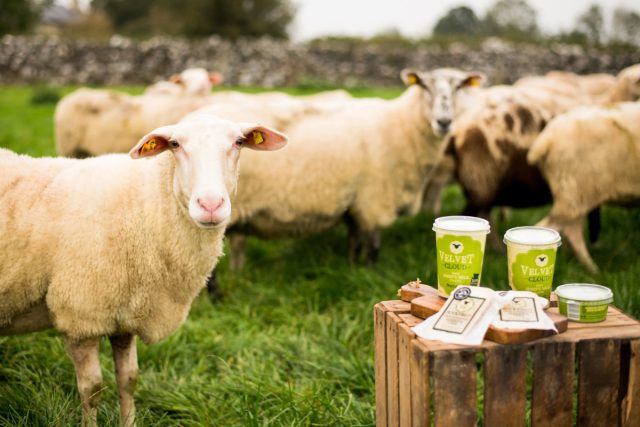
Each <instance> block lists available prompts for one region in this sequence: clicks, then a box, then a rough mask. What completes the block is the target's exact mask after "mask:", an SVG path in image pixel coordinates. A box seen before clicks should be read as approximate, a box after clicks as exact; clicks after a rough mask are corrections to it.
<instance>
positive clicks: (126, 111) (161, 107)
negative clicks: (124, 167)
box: [54, 88, 210, 158]
mask: <svg viewBox="0 0 640 427" xmlns="http://www.w3.org/2000/svg"><path fill="white" fill-rule="evenodd" d="M209 103H210V98H209V96H171V95H142V96H131V95H127V94H123V93H117V92H112V91H107V90H100V89H86V88H82V89H78V90H76V91H74V92H72V93H70V94H69V95H67V96H65V97H64V98H62V100H61V101H60V102H59V103H58V105H57V106H56V110H55V113H54V127H55V139H56V152H57V153H58V154H59V155H61V156H66V157H77V158H83V157H89V156H98V155H100V154H107V153H123V152H127V151H128V150H129V148H130V147H131V146H132V145H133V144H135V143H136V141H138V140H139V139H140V138H141V137H142V136H143V135H145V134H146V133H147V131H148V130H149V129H153V128H156V127H159V126H162V125H163V124H166V123H175V122H177V121H179V120H180V119H181V118H182V117H184V116H185V115H187V114H188V113H190V112H192V111H194V110H197V109H198V108H201V107H203V106H205V105H208V104H209Z"/></svg>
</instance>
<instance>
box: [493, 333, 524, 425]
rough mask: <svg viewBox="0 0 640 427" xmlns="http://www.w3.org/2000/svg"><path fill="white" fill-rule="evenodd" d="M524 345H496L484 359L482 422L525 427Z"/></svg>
mask: <svg viewBox="0 0 640 427" xmlns="http://www.w3.org/2000/svg"><path fill="white" fill-rule="evenodd" d="M527 350H528V349H527V347H525V346H520V345H509V346H502V345H501V346H495V347H492V348H490V349H488V350H487V352H486V357H485V363H484V424H485V425H486V426H501V427H524V425H525V404H526V400H527V396H526V386H527V384H526V383H527Z"/></svg>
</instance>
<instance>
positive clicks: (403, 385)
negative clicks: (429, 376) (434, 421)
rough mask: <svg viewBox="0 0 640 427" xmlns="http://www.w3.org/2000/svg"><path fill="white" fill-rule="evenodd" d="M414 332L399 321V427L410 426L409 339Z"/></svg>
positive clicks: (413, 335) (412, 336)
mask: <svg viewBox="0 0 640 427" xmlns="http://www.w3.org/2000/svg"><path fill="white" fill-rule="evenodd" d="M414 337H415V334H414V333H413V332H411V329H410V328H409V326H408V325H406V324H404V323H401V324H400V328H399V330H398V398H399V401H400V403H399V410H400V423H399V425H400V427H411V363H409V360H410V358H411V340H412V339H413V338H414Z"/></svg>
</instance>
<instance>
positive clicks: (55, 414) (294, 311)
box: [0, 87, 640, 426]
mask: <svg viewBox="0 0 640 427" xmlns="http://www.w3.org/2000/svg"><path fill="white" fill-rule="evenodd" d="M69 90H71V88H62V89H60V93H67V92H68V91H69ZM132 90H133V91H134V92H137V91H139V89H138V88H134V89H132ZM33 92H34V89H31V88H28V87H2V88H0V146H4V147H9V148H11V149H13V150H16V151H18V152H22V153H29V154H32V155H36V156H43V155H53V154H54V150H53V137H52V114H53V108H54V106H53V105H52V104H37V105H31V104H30V101H29V100H30V99H31V97H32V96H33ZM292 92H293V93H306V92H303V91H302V90H300V91H292ZM398 92H399V90H396V91H395V92H392V91H385V92H378V91H375V90H362V91H361V92H359V93H358V95H361V96H373V95H377V94H381V95H384V96H387V97H388V96H393V95H394V94H397V93H398ZM463 205H464V198H463V196H462V194H461V191H460V189H459V188H458V187H457V186H451V187H450V188H449V189H448V191H447V192H446V198H445V201H444V212H443V214H455V213H458V212H460V210H461V209H462V207H463ZM545 212H546V209H545V208H541V209H529V210H517V211H514V212H513V215H512V217H511V218H510V219H509V220H508V221H507V222H505V223H503V224H501V225H500V226H499V229H498V230H494V231H493V232H495V233H498V234H499V235H502V234H503V233H504V231H505V230H506V229H507V228H509V227H512V226H516V225H524V224H532V223H534V222H536V221H537V220H538V219H540V218H541V217H542V216H543V215H544V213H545ZM602 218H603V233H602V240H601V242H600V243H599V244H598V245H597V246H596V247H595V248H593V249H592V254H593V256H594V258H595V260H596V262H597V263H598V264H599V265H600V267H601V268H602V270H603V272H602V275H601V277H599V278H596V277H592V276H590V275H589V274H588V273H587V272H586V271H585V270H584V269H583V268H582V267H581V266H580V265H579V264H578V263H577V261H576V259H575V257H574V256H573V254H572V253H571V252H570V250H569V249H568V248H567V247H565V246H562V247H561V248H560V250H559V254H558V260H557V268H556V279H555V282H556V283H566V282H576V281H580V282H583V281H584V282H600V283H603V284H605V285H607V286H609V287H611V288H612V289H613V292H614V294H615V304H616V305H617V306H618V307H620V308H622V309H624V310H626V311H628V312H630V313H632V314H634V315H635V316H639V315H640V296H639V293H638V291H637V286H638V281H639V280H638V279H639V278H640V263H638V255H639V251H640V249H639V248H640V246H639V245H638V243H637V242H638V241H640V231H639V229H640V212H639V211H638V210H637V209H626V210H625V209H622V208H615V207H607V208H605V209H604V211H603V217H602ZM432 222H433V217H432V216H429V215H426V214H420V215H418V216H416V217H414V218H407V219H403V220H400V221H398V222H397V223H396V224H395V225H394V226H393V227H391V228H389V229H388V230H386V231H385V233H384V235H383V247H382V252H381V256H380V260H379V262H378V263H377V264H376V265H375V266H373V267H365V266H356V267H350V266H349V264H348V263H347V262H346V259H345V256H344V255H345V253H346V229H345V228H344V227H342V226H341V227H338V228H336V229H334V230H332V231H330V232H327V233H324V234H320V235H316V236H311V237H308V238H304V239H298V240H276V241H266V240H258V239H249V241H248V254H247V255H248V256H247V260H248V263H247V266H246V268H245V269H244V270H242V271H241V272H237V273H234V272H231V271H229V268H228V260H227V259H226V258H223V260H222V261H221V264H220V266H219V278H220V282H221V285H222V289H223V292H224V294H225V296H226V300H225V302H224V303H223V304H219V305H212V304H211V303H210V302H209V301H208V299H207V297H206V296H205V295H201V296H200V297H199V298H198V299H197V300H196V301H195V303H194V306H193V309H192V311H191V314H190V316H189V318H188V320H187V322H186V323H185V324H184V325H183V326H182V327H181V328H180V329H179V330H178V331H177V332H176V333H175V334H174V335H172V336H171V337H170V338H168V339H167V340H166V341H164V342H162V343H160V344H157V345H154V346H146V345H143V344H139V345H138V350H139V362H140V372H141V380H140V383H139V386H138V389H137V390H136V402H137V408H138V425H139V426H146V425H153V426H175V425H184V426H203V425H225V426H227V425H229V426H266V425H276V426H310V425H320V426H322V425H338V426H358V425H373V424H374V423H375V397H374V370H373V345H372V344H373V328H372V326H373V325H372V323H373V322H372V307H373V305H374V304H375V303H376V302H378V301H381V300H387V299H394V298H395V295H396V290H397V289H398V287H399V286H400V285H402V284H403V283H405V282H407V281H409V280H412V279H415V278H416V277H420V278H421V279H422V280H423V281H425V282H429V283H432V282H433V281H434V280H435V277H436V267H435V250H434V235H433V232H432V231H431V225H432ZM506 270H507V267H506V259H505V256H504V255H503V254H498V253H494V252H491V251H488V252H487V254H486V256H485V265H484V271H483V284H486V285H490V286H492V287H494V288H499V289H505V288H506V287H507V271H506ZM101 359H102V366H103V374H104V379H105V381H104V384H105V389H104V392H103V399H102V403H101V405H100V412H99V421H100V422H101V423H102V425H117V422H118V421H117V417H118V415H117V414H118V406H117V394H116V387H115V380H114V376H113V363H112V361H111V356H110V349H109V345H108V344H104V348H103V351H102V353H101ZM79 419H80V406H79V398H78V394H77V391H76V388H75V379H74V372H73V367H72V365H71V362H70V360H69V359H68V357H67V356H66V354H65V352H64V349H63V345H62V342H61V340H60V338H59V337H58V336H57V335H56V333H55V332H53V331H48V332H42V333H36V334H31V335H24V336H19V337H6V338H0V425H2V426H4V425H6V426H44V425H56V426H66V425H77V424H78V423H79Z"/></svg>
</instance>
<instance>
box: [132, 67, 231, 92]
mask: <svg viewBox="0 0 640 427" xmlns="http://www.w3.org/2000/svg"><path fill="white" fill-rule="evenodd" d="M222 81H223V77H222V74H220V73H210V72H208V71H207V70H205V69H204V68H188V69H186V70H184V71H183V72H181V73H180V74H174V75H172V76H171V77H170V78H169V81H161V82H157V83H154V84H153V85H151V86H149V87H148V88H146V89H145V91H144V93H145V95H172V96H180V95H190V96H194V95H195V96H203V95H208V94H209V93H210V92H211V88H212V87H213V86H218V85H219V84H220V83H222Z"/></svg>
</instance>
